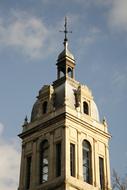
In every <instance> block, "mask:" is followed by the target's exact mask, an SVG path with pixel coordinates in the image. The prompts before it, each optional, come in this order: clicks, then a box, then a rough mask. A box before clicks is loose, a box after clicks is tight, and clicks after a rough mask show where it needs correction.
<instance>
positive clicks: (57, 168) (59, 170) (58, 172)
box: [56, 142, 61, 177]
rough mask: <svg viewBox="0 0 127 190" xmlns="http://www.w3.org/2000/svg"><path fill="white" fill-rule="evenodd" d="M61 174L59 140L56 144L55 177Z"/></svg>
mask: <svg viewBox="0 0 127 190" xmlns="http://www.w3.org/2000/svg"><path fill="white" fill-rule="evenodd" d="M58 176H61V142H60V143H58V144H56V177H58Z"/></svg>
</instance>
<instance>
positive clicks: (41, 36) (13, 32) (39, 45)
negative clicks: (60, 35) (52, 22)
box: [0, 12, 51, 58]
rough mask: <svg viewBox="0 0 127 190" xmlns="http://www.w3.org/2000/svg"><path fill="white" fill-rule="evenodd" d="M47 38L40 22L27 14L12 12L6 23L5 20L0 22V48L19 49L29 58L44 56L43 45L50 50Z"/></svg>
mask: <svg viewBox="0 0 127 190" xmlns="http://www.w3.org/2000/svg"><path fill="white" fill-rule="evenodd" d="M49 37H50V34H49V31H48V29H47V27H46V26H45V24H44V23H43V22H42V20H40V19H39V18H37V17H34V16H30V15H28V14H27V13H24V12H19V13H17V12H13V14H12V15H11V18H10V19H9V21H8V22H7V21H6V20H5V18H1V20H0V44H1V46H6V47H13V48H16V49H19V50H20V52H21V53H23V54H24V55H26V56H28V57H30V58H39V57H43V56H45V54H46V52H47V51H46V50H45V44H48V48H47V49H48V50H51V48H50V47H49V46H50V45H51V44H50V43H49V42H48V41H49Z"/></svg>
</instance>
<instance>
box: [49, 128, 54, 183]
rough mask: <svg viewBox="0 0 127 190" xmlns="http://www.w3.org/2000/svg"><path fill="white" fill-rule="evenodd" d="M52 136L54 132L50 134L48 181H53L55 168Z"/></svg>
mask: <svg viewBox="0 0 127 190" xmlns="http://www.w3.org/2000/svg"><path fill="white" fill-rule="evenodd" d="M53 134H54V132H53V131H52V132H50V142H49V143H50V146H49V147H50V150H49V151H50V153H49V180H51V179H53V178H54V176H55V168H54V163H55V160H54V159H55V158H54V142H53Z"/></svg>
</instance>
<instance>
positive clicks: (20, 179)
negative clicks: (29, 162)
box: [19, 144, 25, 190]
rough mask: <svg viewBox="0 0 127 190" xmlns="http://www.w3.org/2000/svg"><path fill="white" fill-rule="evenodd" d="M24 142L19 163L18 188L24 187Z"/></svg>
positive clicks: (21, 189) (20, 189)
mask: <svg viewBox="0 0 127 190" xmlns="http://www.w3.org/2000/svg"><path fill="white" fill-rule="evenodd" d="M24 169H25V144H22V155H21V165H20V178H19V190H23V189H24V185H25V183H24V176H25V173H24V172H25V171H24Z"/></svg>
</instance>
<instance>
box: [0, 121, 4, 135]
mask: <svg viewBox="0 0 127 190" xmlns="http://www.w3.org/2000/svg"><path fill="white" fill-rule="evenodd" d="M3 129H4V126H3V124H2V123H0V135H2V132H3Z"/></svg>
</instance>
